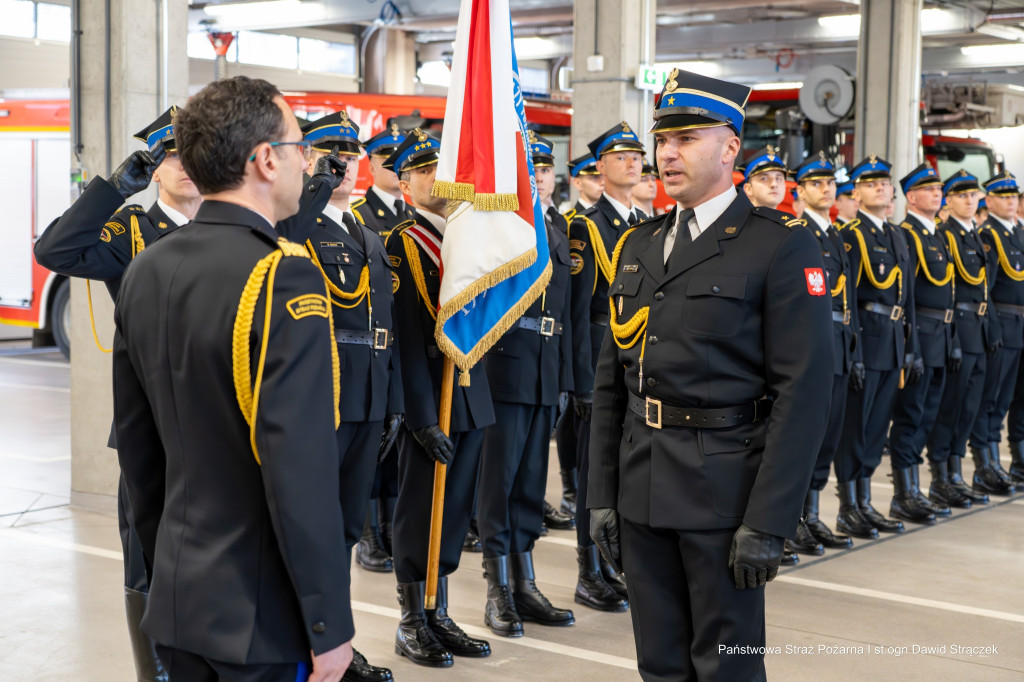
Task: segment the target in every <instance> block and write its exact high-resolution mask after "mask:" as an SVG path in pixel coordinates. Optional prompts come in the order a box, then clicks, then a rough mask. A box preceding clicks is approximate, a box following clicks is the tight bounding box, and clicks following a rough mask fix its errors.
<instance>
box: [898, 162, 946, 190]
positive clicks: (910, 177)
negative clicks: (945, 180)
mask: <svg viewBox="0 0 1024 682" xmlns="http://www.w3.org/2000/svg"><path fill="white" fill-rule="evenodd" d="M941 186H942V180H941V179H939V174H938V173H936V172H935V169H934V168H932V165H931V164H930V163H922V164H921V165H920V166H918V167H917V168H915V169H914V170H912V171H910V172H909V173H907V174H906V175H904V176H903V177H902V178H900V187H901V188H902V189H903V193H904V194H906V193H907V192H910V191H913V190H915V189H921V188H922V187H941Z"/></svg>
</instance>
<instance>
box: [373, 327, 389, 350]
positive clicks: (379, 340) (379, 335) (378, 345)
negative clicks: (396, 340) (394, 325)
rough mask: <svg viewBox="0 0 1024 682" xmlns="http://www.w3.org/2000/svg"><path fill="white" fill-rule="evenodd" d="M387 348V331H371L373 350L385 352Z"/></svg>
mask: <svg viewBox="0 0 1024 682" xmlns="http://www.w3.org/2000/svg"><path fill="white" fill-rule="evenodd" d="M387 347H388V330H387V329H381V328H379V327H378V328H377V329H374V330H373V349H374V350H385V349H386V348H387Z"/></svg>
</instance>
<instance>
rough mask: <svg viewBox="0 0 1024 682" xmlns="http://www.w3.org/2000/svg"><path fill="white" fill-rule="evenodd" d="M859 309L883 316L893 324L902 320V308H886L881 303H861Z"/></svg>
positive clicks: (895, 306) (896, 306) (886, 306)
mask: <svg viewBox="0 0 1024 682" xmlns="http://www.w3.org/2000/svg"><path fill="white" fill-rule="evenodd" d="M860 307H861V310H866V311H868V312H869V313H875V314H877V315H885V316H886V317H888V318H889V319H890V320H892V321H893V322H899V321H900V320H902V319H903V308H902V307H901V306H898V305H894V306H888V305H882V304H881V303H875V302H874V301H866V302H864V303H861V304H860Z"/></svg>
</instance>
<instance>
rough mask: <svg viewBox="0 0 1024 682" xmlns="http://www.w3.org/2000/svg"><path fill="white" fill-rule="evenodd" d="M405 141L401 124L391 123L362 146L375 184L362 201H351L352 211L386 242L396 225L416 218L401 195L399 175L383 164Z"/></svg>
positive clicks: (370, 187) (413, 211)
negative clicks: (399, 127)
mask: <svg viewBox="0 0 1024 682" xmlns="http://www.w3.org/2000/svg"><path fill="white" fill-rule="evenodd" d="M404 139H405V135H404V134H403V133H402V131H401V130H399V129H398V124H397V123H394V122H391V123H389V124H388V128H387V130H382V131H381V132H379V133H377V134H376V135H374V136H373V137H371V138H370V139H369V140H367V141H366V142H364V143H363V149H364V150H365V151H366V155H367V156H368V157H369V165H370V175H372V176H373V184H372V185H370V186H369V187H368V188H367V189H366V194H365V195H363V197H362V198H360V199H357V200H356V201H353V202H352V212H353V213H355V215H356V216H357V217H358V218H359V219H360V220H361V221H362V223H363V224H364V225H366V226H367V227H369V228H370V229H371V230H373V231H374V232H376V233H377V234H379V235H380V236H381V237H383V238H384V239H387V237H388V235H389V234H391V230H393V229H395V226H397V225H399V224H400V223H404V222H405V221H407V220H412V219H414V218H415V217H416V211H415V209H413V208H412V207H411V206H409V204H407V203H406V202H405V197H403V196H402V190H401V188H400V187H399V186H398V176H397V175H396V174H395V172H394V171H392V170H391V169H390V168H385V167H384V162H385V161H387V159H388V157H389V156H391V154H392V153H393V152H394V151H395V150H396V149H398V145H400V144H402V140H404Z"/></svg>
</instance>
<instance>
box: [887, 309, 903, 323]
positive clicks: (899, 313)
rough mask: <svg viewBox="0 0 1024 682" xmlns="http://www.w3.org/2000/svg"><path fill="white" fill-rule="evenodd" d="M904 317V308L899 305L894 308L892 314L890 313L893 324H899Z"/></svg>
mask: <svg viewBox="0 0 1024 682" xmlns="http://www.w3.org/2000/svg"><path fill="white" fill-rule="evenodd" d="M902 317H903V308H901V307H900V306H898V305H894V306H893V307H892V312H891V313H889V319H890V320H892V321H893V322H899V321H900V319H902Z"/></svg>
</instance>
